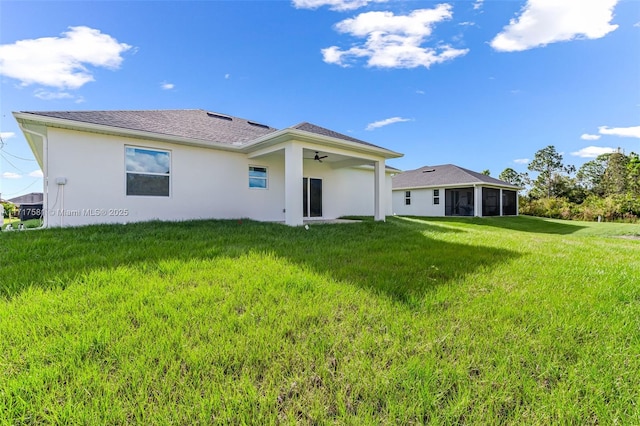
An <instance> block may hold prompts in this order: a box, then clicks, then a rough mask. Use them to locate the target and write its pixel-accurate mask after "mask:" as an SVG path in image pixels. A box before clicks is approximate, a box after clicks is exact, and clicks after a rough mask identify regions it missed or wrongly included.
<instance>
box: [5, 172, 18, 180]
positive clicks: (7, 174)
mask: <svg viewBox="0 0 640 426" xmlns="http://www.w3.org/2000/svg"><path fill="white" fill-rule="evenodd" d="M21 177H22V176H21V175H19V174H17V173H13V172H4V173H2V178H3V179H20V178H21Z"/></svg>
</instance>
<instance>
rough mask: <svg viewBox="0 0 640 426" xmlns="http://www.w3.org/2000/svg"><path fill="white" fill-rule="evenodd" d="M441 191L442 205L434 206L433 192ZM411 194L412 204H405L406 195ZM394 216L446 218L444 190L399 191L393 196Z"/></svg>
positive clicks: (394, 191)
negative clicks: (408, 192) (407, 192)
mask: <svg viewBox="0 0 640 426" xmlns="http://www.w3.org/2000/svg"><path fill="white" fill-rule="evenodd" d="M434 189H439V191H440V194H439V196H438V198H439V199H440V204H433V198H434V196H433V190H434ZM406 191H410V192H411V204H410V205H406V204H405V198H406V197H405V193H406ZM392 204H393V214H394V215H400V216H444V205H445V198H444V188H428V189H397V190H393V194H392Z"/></svg>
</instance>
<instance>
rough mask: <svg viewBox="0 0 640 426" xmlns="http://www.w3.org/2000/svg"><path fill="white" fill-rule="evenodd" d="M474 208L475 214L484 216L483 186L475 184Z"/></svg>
mask: <svg viewBox="0 0 640 426" xmlns="http://www.w3.org/2000/svg"><path fill="white" fill-rule="evenodd" d="M473 197H474V198H473V209H474V210H475V211H474V216H477V217H482V187H481V186H474V187H473Z"/></svg>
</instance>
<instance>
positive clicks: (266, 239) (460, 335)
mask: <svg viewBox="0 0 640 426" xmlns="http://www.w3.org/2000/svg"><path fill="white" fill-rule="evenodd" d="M622 234H626V235H640V225H629V224H604V223H603V224H597V223H596V224H591V223H576V222H563V221H552V220H543V219H534V218H527V217H518V218H486V219H477V218H476V219H449V218H447V219H422V218H391V219H390V220H389V221H388V222H387V223H375V222H371V221H364V222H362V223H356V224H338V225H311V226H310V229H309V230H305V229H304V228H290V227H286V226H284V225H279V224H265V223H256V222H251V221H194V222H184V223H143V224H129V225H114V226H91V227H83V228H75V229H52V230H37V231H24V232H19V233H18V232H13V233H3V234H1V235H0V247H1V250H0V262H1V265H2V270H1V273H0V280H1V284H0V424H114V425H117V424H131V423H137V424H184V425H191V424H296V423H298V424H460V423H468V424H545V425H546V424H580V425H582V424H640V374H639V373H638V372H639V371H640V240H634V239H622V238H616V237H613V235H622Z"/></svg>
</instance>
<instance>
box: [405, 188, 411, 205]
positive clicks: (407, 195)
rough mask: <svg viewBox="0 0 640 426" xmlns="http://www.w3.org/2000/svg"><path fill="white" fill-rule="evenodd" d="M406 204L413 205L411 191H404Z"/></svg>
mask: <svg viewBox="0 0 640 426" xmlns="http://www.w3.org/2000/svg"><path fill="white" fill-rule="evenodd" d="M404 205H405V206H410V205H411V191H404Z"/></svg>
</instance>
